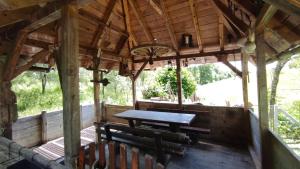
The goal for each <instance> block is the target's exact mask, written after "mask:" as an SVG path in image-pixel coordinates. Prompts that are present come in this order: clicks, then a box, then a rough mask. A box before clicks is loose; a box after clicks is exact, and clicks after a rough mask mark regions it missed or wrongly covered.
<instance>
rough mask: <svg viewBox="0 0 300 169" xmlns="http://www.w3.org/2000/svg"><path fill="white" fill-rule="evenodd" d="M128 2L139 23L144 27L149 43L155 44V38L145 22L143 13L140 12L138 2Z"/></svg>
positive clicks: (132, 0)
mask: <svg viewBox="0 0 300 169" xmlns="http://www.w3.org/2000/svg"><path fill="white" fill-rule="evenodd" d="M128 2H129V4H130V6H131V9H132V11H133V13H134V15H135V17H136V19H137V20H138V22H139V23H140V25H141V26H142V28H143V30H144V32H145V34H146V37H147V39H148V41H149V42H154V37H153V35H152V33H151V31H150V29H149V27H148V25H147V23H146V21H145V20H144V17H143V15H142V12H141V11H140V9H139V7H138V4H137V2H136V0H128Z"/></svg>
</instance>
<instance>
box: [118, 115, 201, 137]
mask: <svg viewBox="0 0 300 169" xmlns="http://www.w3.org/2000/svg"><path fill="white" fill-rule="evenodd" d="M114 116H115V117H118V118H123V119H126V120H128V123H129V126H130V127H132V128H134V127H135V125H134V122H133V121H134V120H136V121H147V122H157V123H164V124H169V127H170V130H171V131H173V132H178V131H179V128H180V126H189V125H190V124H191V122H192V121H193V119H194V118H195V116H196V115H195V114H185V113H171V112H159V111H144V110H127V111H125V112H122V113H118V114H115V115H114Z"/></svg>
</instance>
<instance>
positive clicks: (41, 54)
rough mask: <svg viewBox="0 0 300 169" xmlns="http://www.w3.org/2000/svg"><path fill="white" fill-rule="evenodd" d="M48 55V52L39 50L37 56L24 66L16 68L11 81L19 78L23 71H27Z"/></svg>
mask: <svg viewBox="0 0 300 169" xmlns="http://www.w3.org/2000/svg"><path fill="white" fill-rule="evenodd" d="M49 54H50V52H49V51H48V50H41V51H40V52H38V53H37V54H35V55H33V56H32V59H31V60H30V61H29V62H28V63H27V64H26V65H24V66H21V67H18V68H16V70H15V71H14V75H13V77H12V79H13V78H15V77H17V76H19V75H20V74H21V73H23V72H24V71H26V70H29V69H30V68H31V66H32V65H34V64H35V63H37V62H38V61H40V60H41V59H43V58H45V57H46V56H48V55H49Z"/></svg>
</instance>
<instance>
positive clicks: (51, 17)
mask: <svg viewBox="0 0 300 169" xmlns="http://www.w3.org/2000/svg"><path fill="white" fill-rule="evenodd" d="M60 18H61V11H60V10H56V11H54V12H52V13H50V14H49V15H48V16H46V17H44V18H41V19H39V20H37V21H35V22H33V23H31V24H30V25H28V26H27V27H26V28H25V29H27V30H28V32H33V31H35V30H37V29H39V28H40V27H43V26H45V25H48V24H49V23H52V22H54V21H56V20H58V19H60Z"/></svg>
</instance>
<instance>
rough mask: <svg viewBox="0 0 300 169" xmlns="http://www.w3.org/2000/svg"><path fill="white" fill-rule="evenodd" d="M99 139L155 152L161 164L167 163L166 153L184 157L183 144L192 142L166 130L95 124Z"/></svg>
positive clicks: (185, 137)
mask: <svg viewBox="0 0 300 169" xmlns="http://www.w3.org/2000/svg"><path fill="white" fill-rule="evenodd" d="M94 124H95V126H96V132H97V134H98V139H106V140H107V141H116V142H120V143H126V144H129V145H132V146H135V147H140V148H143V149H146V150H154V151H155V154H156V156H157V159H158V161H159V162H162V163H164V162H165V161H166V158H165V157H166V156H165V153H168V154H176V155H183V154H184V151H185V149H184V147H183V146H182V144H188V143H189V142H190V140H189V138H188V137H187V136H186V135H183V134H180V133H173V132H169V131H165V130H153V129H147V128H140V127H135V128H132V127H129V126H127V125H124V124H116V123H94Z"/></svg>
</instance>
